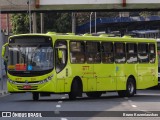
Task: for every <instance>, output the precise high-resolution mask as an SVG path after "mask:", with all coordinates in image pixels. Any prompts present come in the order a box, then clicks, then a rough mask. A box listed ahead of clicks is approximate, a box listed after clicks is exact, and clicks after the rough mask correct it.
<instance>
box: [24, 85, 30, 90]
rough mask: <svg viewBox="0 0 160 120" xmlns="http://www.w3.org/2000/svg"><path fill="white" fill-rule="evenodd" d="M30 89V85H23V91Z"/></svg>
mask: <svg viewBox="0 0 160 120" xmlns="http://www.w3.org/2000/svg"><path fill="white" fill-rule="evenodd" d="M31 88H32V86H30V85H24V86H23V89H31Z"/></svg>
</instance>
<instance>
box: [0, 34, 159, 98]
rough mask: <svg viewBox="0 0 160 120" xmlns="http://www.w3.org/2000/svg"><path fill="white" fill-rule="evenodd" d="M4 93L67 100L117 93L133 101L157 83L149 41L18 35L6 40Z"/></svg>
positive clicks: (153, 50)
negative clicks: (140, 91)
mask: <svg viewBox="0 0 160 120" xmlns="http://www.w3.org/2000/svg"><path fill="white" fill-rule="evenodd" d="M7 46H8V65H7V68H8V73H7V76H8V82H7V86H8V91H9V92H11V93H18V92H32V94H33V100H39V97H40V96H49V95H51V94H58V93H67V94H68V95H69V98H70V99H76V98H77V97H82V93H86V95H87V96H88V97H100V96H101V95H102V94H103V93H105V92H106V91H116V92H118V95H119V96H121V97H124V96H127V97H131V96H134V94H135V93H136V90H137V89H146V88H149V87H152V86H156V85H157V84H158V59H157V52H156V51H157V42H156V40H154V39H146V38H131V37H127V36H126V37H109V36H107V35H104V34H103V35H99V36H93V35H90V34H84V35H74V34H58V33H54V32H49V33H46V34H23V35H14V36H11V37H9V40H8V43H6V44H5V45H3V48H2V56H3V57H4V56H5V48H6V47H7Z"/></svg>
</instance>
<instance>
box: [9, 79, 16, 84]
mask: <svg viewBox="0 0 160 120" xmlns="http://www.w3.org/2000/svg"><path fill="white" fill-rule="evenodd" d="M8 82H9V83H11V84H16V82H15V81H12V80H10V79H8Z"/></svg>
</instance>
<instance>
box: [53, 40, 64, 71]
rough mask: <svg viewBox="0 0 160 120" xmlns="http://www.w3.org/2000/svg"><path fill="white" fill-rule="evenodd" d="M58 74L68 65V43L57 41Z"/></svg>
mask: <svg viewBox="0 0 160 120" xmlns="http://www.w3.org/2000/svg"><path fill="white" fill-rule="evenodd" d="M55 54H56V55H55V59H56V72H57V73H58V72H60V71H62V70H63V69H64V67H65V66H66V64H67V42H66V41H57V42H56V44H55Z"/></svg>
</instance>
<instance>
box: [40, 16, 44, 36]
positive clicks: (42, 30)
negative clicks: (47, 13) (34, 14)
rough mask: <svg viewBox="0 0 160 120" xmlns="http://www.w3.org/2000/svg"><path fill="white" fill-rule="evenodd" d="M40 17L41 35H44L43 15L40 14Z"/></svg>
mask: <svg viewBox="0 0 160 120" xmlns="http://www.w3.org/2000/svg"><path fill="white" fill-rule="evenodd" d="M40 15H41V33H44V13H40Z"/></svg>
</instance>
